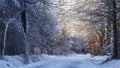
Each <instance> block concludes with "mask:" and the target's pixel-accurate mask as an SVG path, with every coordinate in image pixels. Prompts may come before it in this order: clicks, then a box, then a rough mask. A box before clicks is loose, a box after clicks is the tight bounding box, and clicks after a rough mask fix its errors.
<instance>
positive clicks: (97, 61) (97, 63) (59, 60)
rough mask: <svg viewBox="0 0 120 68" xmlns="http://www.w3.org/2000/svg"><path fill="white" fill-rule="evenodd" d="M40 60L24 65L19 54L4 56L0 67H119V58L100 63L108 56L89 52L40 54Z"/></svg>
mask: <svg viewBox="0 0 120 68" xmlns="http://www.w3.org/2000/svg"><path fill="white" fill-rule="evenodd" d="M42 57H43V58H42V60H41V61H39V62H36V63H30V64H28V65H24V64H23V63H22V62H23V60H22V58H21V57H20V56H12V57H11V56H6V57H5V59H6V60H0V68H120V60H112V61H109V62H108V63H105V64H101V62H102V61H104V60H105V59H106V58H107V57H108V56H96V57H92V55H90V54H86V55H85V54H72V55H68V56H55V55H42Z"/></svg>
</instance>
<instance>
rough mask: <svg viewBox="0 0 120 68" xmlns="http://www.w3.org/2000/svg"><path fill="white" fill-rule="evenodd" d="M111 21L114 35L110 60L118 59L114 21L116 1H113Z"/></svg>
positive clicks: (115, 22)
mask: <svg viewBox="0 0 120 68" xmlns="http://www.w3.org/2000/svg"><path fill="white" fill-rule="evenodd" d="M112 17H113V18H112V19H113V34H114V37H113V38H114V39H113V41H114V48H113V55H112V59H116V58H118V32H117V31H118V30H117V21H116V0H114V1H113V11H112Z"/></svg>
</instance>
